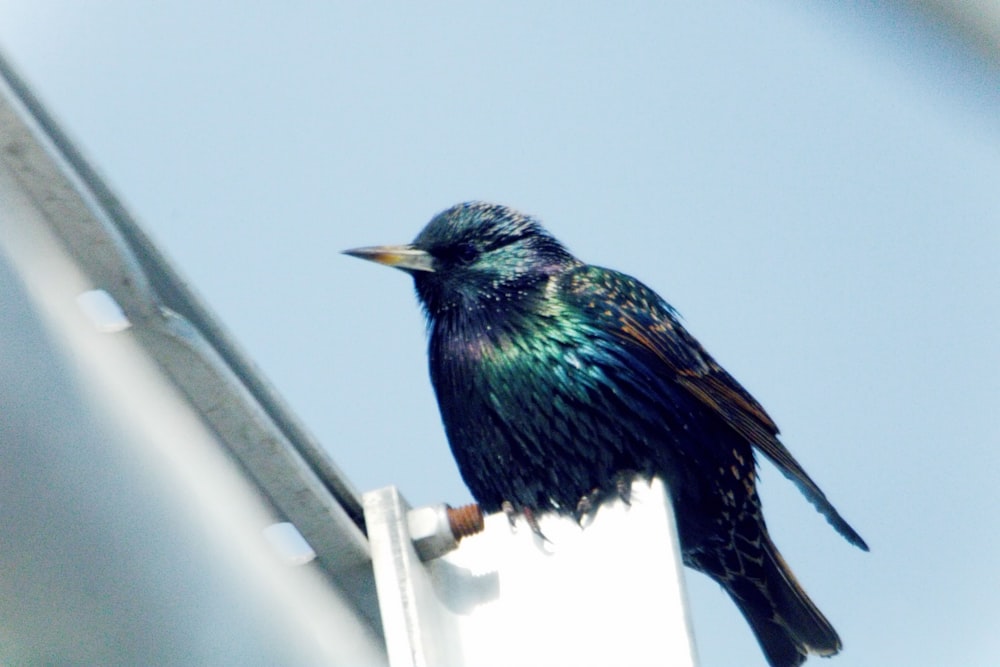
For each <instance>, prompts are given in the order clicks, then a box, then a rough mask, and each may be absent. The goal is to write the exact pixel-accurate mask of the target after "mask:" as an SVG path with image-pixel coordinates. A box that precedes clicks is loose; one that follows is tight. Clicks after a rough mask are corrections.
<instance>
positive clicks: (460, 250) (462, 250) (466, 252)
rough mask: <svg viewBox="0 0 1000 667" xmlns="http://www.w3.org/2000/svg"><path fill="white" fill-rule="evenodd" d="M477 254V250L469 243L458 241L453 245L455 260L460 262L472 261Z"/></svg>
mask: <svg viewBox="0 0 1000 667" xmlns="http://www.w3.org/2000/svg"><path fill="white" fill-rule="evenodd" d="M478 255H479V252H478V251H477V250H476V248H475V246H473V245H472V244H471V243H460V244H458V245H457V246H456V247H455V255H454V257H455V261H457V262H459V263H461V264H468V263H470V262H472V260H474V259H475V258H476V256H478Z"/></svg>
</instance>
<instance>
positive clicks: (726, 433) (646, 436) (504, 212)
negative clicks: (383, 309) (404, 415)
mask: <svg viewBox="0 0 1000 667" xmlns="http://www.w3.org/2000/svg"><path fill="white" fill-rule="evenodd" d="M349 252H350V253H351V254H354V255H357V256H360V257H363V258H366V259H373V260H375V261H379V262H381V263H385V264H391V265H394V266H397V267H398V268H402V269H404V270H407V271H409V272H410V273H412V275H413V277H414V282H415V285H416V288H417V293H418V295H419V297H420V301H421V303H422V305H423V306H424V310H425V313H426V315H427V319H428V324H429V329H430V344H429V356H430V371H431V379H432V381H433V384H434V388H435V391H436V393H437V397H438V404H439V406H440V408H441V415H442V419H443V421H444V425H445V429H446V431H447V434H448V440H449V443H450V444H451V448H452V451H453V453H454V455H455V459H456V461H457V463H458V467H459V470H460V472H461V474H462V477H463V479H464V480H465V482H466V483H467V484H468V486H469V489H470V490H471V492H472V494H473V496H474V497H475V498H476V500H477V501H478V502H479V503H480V504H481V505H482V506H483V508H484V509H485V510H487V511H495V510H498V509H500V508H501V506H503V505H505V504H510V505H513V506H514V507H515V508H517V509H520V510H530V511H532V512H537V511H556V512H561V513H565V514H574V515H576V514H578V512H579V508H580V507H581V506H585V505H586V501H587V500H588V499H590V498H592V497H594V495H595V494H597V496H600V495H605V494H613V493H616V490H617V489H618V488H619V484H620V482H621V479H622V475H636V474H639V475H647V476H649V475H658V476H661V477H662V478H663V479H664V480H665V481H666V483H667V486H668V488H669V489H670V493H671V497H672V501H673V504H674V509H675V514H676V516H677V522H678V534H679V537H680V541H681V549H682V552H683V556H684V560H685V563H686V564H687V565H689V566H691V567H694V568H695V569H698V570H701V571H703V572H705V573H706V574H708V575H709V576H711V577H712V578H713V579H715V580H716V581H718V582H719V583H720V584H722V585H723V586H724V587H725V589H726V590H727V592H729V594H730V595H731V596H732V597H733V599H734V601H735V602H736V603H737V605H738V606H739V607H740V610H741V611H742V612H743V614H744V616H746V618H747V620H748V621H749V622H750V625H751V627H752V628H753V630H754V632H755V633H756V635H757V638H758V640H759V641H760V643H761V646H762V648H763V649H764V651H765V654H766V655H767V657H768V660H769V661H770V662H771V664H772V665H775V666H778V665H781V666H784V665H797V664H800V663H801V662H802V661H803V660H804V659H805V657H806V655H807V654H808V653H809V652H815V653H819V654H821V655H832V654H834V653H836V652H837V651H838V650H839V649H840V639H839V638H838V637H837V634H836V632H835V631H834V630H833V627H832V626H831V625H830V624H829V622H828V621H827V620H826V619H825V618H824V617H823V615H822V614H821V613H820V612H819V610H818V609H817V608H816V607H815V606H814V605H813V604H812V602H811V601H810V600H809V598H808V596H807V595H806V594H805V592H804V591H803V590H802V589H801V587H799V585H798V584H797V583H796V582H795V579H794V576H792V574H791V571H790V570H789V569H788V568H787V566H786V565H785V563H784V561H783V560H782V559H781V557H780V555H779V554H778V551H777V549H776V548H775V547H774V545H773V543H772V542H771V540H770V537H769V536H768V534H767V528H766V525H765V522H764V519H763V517H762V515H761V512H760V501H759V498H758V496H757V492H756V477H755V460H754V448H757V449H758V450H759V451H761V452H763V453H764V454H765V455H767V456H768V457H769V458H770V459H771V460H772V461H774V462H775V464H776V465H777V466H778V467H779V469H781V471H782V472H783V473H784V474H785V475H786V476H788V477H789V478H790V479H792V480H793V481H794V482H795V483H796V484H797V485H798V487H799V488H800V489H801V490H802V491H803V493H804V494H805V495H806V497H807V498H809V500H810V501H811V502H812V503H813V504H814V505H815V506H816V507H817V509H819V511H820V512H822V513H823V514H824V515H825V516H826V517H827V519H828V520H829V521H830V523H831V524H832V525H833V526H834V527H835V528H836V529H837V530H838V531H839V532H840V533H841V534H842V535H844V537H845V538H847V539H848V540H849V541H850V542H852V543H853V544H855V545H857V546H859V547H861V548H863V549H867V546H866V545H865V543H864V541H863V540H862V539H861V537H860V536H859V535H858V534H857V533H856V532H855V531H854V530H853V529H852V528H851V527H850V526H849V525H848V524H847V522H846V521H844V519H843V518H842V517H841V516H840V515H839V514H838V513H837V511H836V510H835V509H834V508H833V506H832V505H831V504H830V502H829V501H828V500H827V499H826V496H825V495H824V494H823V492H822V491H821V490H820V489H819V487H818V486H817V485H816V484H815V482H813V480H812V479H810V478H809V476H808V475H807V474H806V473H805V471H804V470H803V469H802V468H801V466H799V464H798V463H797V462H796V461H795V459H794V458H793V457H792V456H791V454H790V453H789V452H788V450H787V449H785V447H784V445H782V444H781V442H780V441H779V440H778V437H777V435H778V429H777V427H776V426H775V424H774V422H773V421H772V420H771V418H770V417H769V416H768V415H767V413H765V412H764V410H763V408H762V407H761V406H760V405H759V404H758V403H757V402H756V401H755V400H754V399H753V397H751V396H750V394H749V393H747V392H746V390H744V389H743V388H742V387H741V386H740V385H739V383H737V382H736V381H735V380H734V379H733V378H732V377H731V376H730V375H729V374H728V373H726V371H725V370H723V369H722V368H721V367H720V366H719V365H718V364H717V363H716V362H715V360H714V359H712V357H711V356H709V355H708V353H707V352H705V350H704V349H703V348H702V347H701V345H700V344H699V343H698V342H697V341H696V340H695V339H694V338H693V337H692V336H691V335H690V334H689V333H688V332H687V331H686V330H685V329H684V328H683V327H682V326H681V324H680V323H679V321H678V320H677V317H676V314H675V313H674V311H673V309H672V308H671V307H670V306H669V305H668V304H667V303H666V302H665V301H663V299H661V298H660V297H659V296H658V295H657V294H656V293H655V292H653V291H652V290H650V289H649V288H648V287H646V286H645V285H643V284H642V283H640V282H639V281H637V280H635V279H634V278H631V277H629V276H626V275H625V274H622V273H618V272H616V271H611V270H608V269H602V268H599V267H595V266H590V265H586V264H583V263H582V262H580V261H579V260H577V259H576V258H575V257H573V256H572V255H571V254H569V252H568V251H567V250H566V249H565V248H564V247H563V246H562V245H561V244H560V243H559V242H558V241H556V240H555V239H554V238H553V237H552V236H550V235H549V234H548V233H547V232H545V230H544V229H542V227H541V226H540V225H539V224H538V223H537V222H536V221H535V220H533V219H532V218H530V217H528V216H525V215H523V214H520V213H518V212H516V211H513V210H511V209H509V208H507V207H504V206H498V205H494V204H485V203H479V202H473V203H468V204H460V205H458V206H455V207H453V208H451V209H448V210H447V211H444V212H443V213H441V214H440V215H438V216H437V217H435V218H434V219H433V220H431V222H430V223H429V224H428V225H427V227H425V228H424V230H423V231H422V232H421V233H420V235H418V236H417V238H416V240H415V241H414V243H413V244H411V245H410V246H393V247H385V246H383V247H378V248H367V249H365V248H362V249H358V250H355V251H349Z"/></svg>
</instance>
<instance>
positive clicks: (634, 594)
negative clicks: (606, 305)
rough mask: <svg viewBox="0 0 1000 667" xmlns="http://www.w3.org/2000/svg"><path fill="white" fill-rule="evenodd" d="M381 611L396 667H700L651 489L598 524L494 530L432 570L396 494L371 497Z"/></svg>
mask: <svg viewBox="0 0 1000 667" xmlns="http://www.w3.org/2000/svg"><path fill="white" fill-rule="evenodd" d="M364 502H365V517H366V522H367V525H368V537H369V540H370V542H371V548H372V559H373V562H374V568H375V579H376V585H377V588H378V595H379V607H380V609H381V613H382V622H383V626H384V629H385V636H386V642H387V644H388V652H389V660H390V663H391V665H392V666H393V667H411V666H412V667H438V666H446V667H461V666H463V665H468V666H470V667H472V666H475V667H486V666H489V665H497V666H498V667H499V666H503V667H509V666H510V665H575V666H585V665H601V666H602V667H604V666H607V665H659V666H663V665H671V666H673V665H677V666H691V667H693V666H694V665H695V655H694V645H693V641H692V638H691V633H690V629H689V622H688V618H687V613H686V603H685V599H684V588H683V578H682V574H681V562H680V557H679V551H678V548H677V538H676V529H675V527H674V520H673V513H672V510H671V507H670V502H669V499H668V497H667V495H666V493H665V489H664V486H663V484H662V482H660V481H659V480H653V482H652V483H647V482H646V481H643V480H639V481H636V482H635V483H634V484H633V486H632V493H631V498H630V504H629V505H626V504H625V503H624V502H623V501H622V500H615V501H613V502H608V503H605V504H604V505H603V506H602V507H601V508H600V509H599V510H598V512H597V515H596V517H595V518H594V520H593V522H591V523H589V524H588V525H586V528H583V529H581V527H580V526H579V525H578V524H577V523H576V521H574V520H573V519H571V518H564V517H558V516H555V515H543V516H542V517H541V518H540V520H539V523H540V528H541V532H542V534H544V535H545V538H547V539H542V538H540V537H539V536H538V535H536V534H535V533H534V532H533V531H532V530H531V528H530V526H528V525H527V523H526V522H525V521H524V520H519V521H518V523H517V525H516V527H515V528H511V526H510V523H509V522H508V520H507V517H506V516H504V515H503V514H494V515H491V516H489V517H487V519H486V530H485V531H484V532H483V533H480V534H478V535H474V536H472V537H467V538H465V539H464V540H462V542H461V543H460V545H459V547H458V548H457V549H455V550H454V551H451V552H450V553H447V554H445V555H444V556H442V557H440V558H436V559H433V560H431V561H428V562H427V563H421V562H420V560H419V558H418V556H417V553H416V551H415V550H414V548H413V546H412V544H411V542H410V536H409V534H408V530H407V522H406V513H407V512H408V511H409V508H408V506H406V504H405V501H403V500H402V498H401V497H400V496H399V494H398V492H397V491H396V490H395V489H394V488H391V487H390V488H387V489H382V490H379V491H374V492H370V493H367V494H365V498H364Z"/></svg>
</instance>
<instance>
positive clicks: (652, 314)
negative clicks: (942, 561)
mask: <svg viewBox="0 0 1000 667" xmlns="http://www.w3.org/2000/svg"><path fill="white" fill-rule="evenodd" d="M564 294H565V295H566V298H567V299H568V300H569V301H570V303H571V305H573V306H574V307H576V308H579V309H580V310H582V311H584V312H585V313H586V314H587V316H588V317H589V318H594V319H595V320H596V322H595V324H597V325H598V326H600V327H601V328H602V330H604V331H610V332H613V333H614V335H615V336H616V337H617V339H618V340H619V341H621V342H622V343H623V344H625V345H627V346H633V347H634V348H639V349H640V350H641V351H643V352H644V353H645V355H644V356H647V358H648V356H649V355H652V357H653V359H655V360H656V361H657V362H659V364H661V367H662V375H664V376H666V377H669V378H671V379H673V381H674V382H676V383H677V384H678V385H680V386H681V387H683V388H684V389H686V390H687V391H688V392H689V393H690V394H691V395H693V396H695V397H696V398H698V400H700V401H701V402H702V403H704V404H705V405H707V406H708V407H710V408H711V409H712V410H713V411H714V412H715V413H716V414H718V415H719V416H720V417H722V419H723V420H724V421H725V423H727V424H728V425H729V426H730V427H732V428H733V429H734V430H735V431H736V432H737V433H739V434H740V435H742V436H743V437H744V438H746V439H747V440H748V441H749V442H750V443H751V444H752V445H753V446H755V447H756V448H757V449H759V450H760V451H761V452H763V453H764V454H765V455H766V456H767V457H768V458H769V459H771V461H773V462H774V464H775V465H776V466H777V467H778V469H779V470H781V472H782V473H783V474H784V475H785V476H786V477H788V478H789V479H790V480H792V481H793V482H794V483H795V485H796V486H798V487H799V489H800V490H801V491H802V493H803V494H804V495H805V496H806V498H808V499H809V501H810V502H811V503H812V504H813V505H814V506H815V507H816V509H817V510H819V511H820V512H821V513H822V514H823V515H824V516H825V517H826V518H827V520H828V521H829V522H830V524H831V525H832V526H833V527H834V528H835V529H836V530H837V531H838V532H839V533H840V534H841V535H843V536H844V537H845V538H846V539H847V540H848V541H849V542H851V543H852V544H854V545H856V546H858V547H860V548H861V549H864V550H865V551H867V550H868V545H867V544H865V541H864V540H863V539H862V538H861V536H860V535H858V533H857V532H856V531H855V530H854V529H853V528H851V526H850V525H849V524H848V523H847V521H845V520H844V519H843V517H841V516H840V514H839V513H838V512H837V510H836V509H835V508H834V507H833V505H832V504H831V503H830V501H829V500H827V498H826V495H825V494H824V493H823V491H822V490H820V488H819V486H818V485H817V484H816V482H814V481H813V480H812V478H811V477H809V475H808V474H807V473H806V471H805V470H804V469H803V468H802V466H801V465H799V462H798V461H796V460H795V458H794V457H793V456H792V454H791V452H789V451H788V449H787V448H786V447H785V446H784V445H783V444H782V443H781V441H780V440H779V439H778V427H777V425H776V424H775V423H774V421H773V420H772V419H771V417H770V416H768V414H767V413H766V412H765V411H764V408H763V407H761V405H760V403H758V402H757V401H756V400H755V399H754V398H753V396H751V395H750V394H749V392H747V390H746V389H744V388H743V387H742V386H740V384H739V383H738V382H737V381H736V380H735V379H734V378H733V377H732V376H731V375H729V373H727V372H726V371H725V369H723V368H722V367H721V366H720V365H719V364H718V363H717V362H716V361H715V360H714V359H713V358H712V357H711V356H710V355H709V354H708V352H706V351H705V349H704V348H703V347H702V346H701V344H700V343H699V342H698V341H697V340H695V338H694V337H693V336H692V335H691V334H690V333H688V332H687V330H686V329H685V328H684V327H683V326H682V325H681V324H680V322H679V321H678V320H677V315H676V312H675V311H674V310H673V308H671V307H670V305H669V304H667V303H666V302H665V301H664V300H663V299H662V298H660V297H659V295H657V294H656V293H655V292H654V291H653V290H651V289H649V288H648V287H646V286H645V285H643V284H642V283H640V282H639V281H638V280H635V279H634V278H632V277H630V276H627V275H625V274H623V273H619V272H617V271H612V270H610V269H602V268H600V267H595V266H583V267H580V268H579V269H576V270H575V271H573V272H571V273H570V275H569V276H568V277H567V284H566V289H565V291H564Z"/></svg>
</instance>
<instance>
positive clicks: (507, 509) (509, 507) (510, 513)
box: [500, 500, 550, 542]
mask: <svg viewBox="0 0 1000 667" xmlns="http://www.w3.org/2000/svg"><path fill="white" fill-rule="evenodd" d="M500 509H501V510H502V511H503V513H504V514H505V515H506V516H507V521H508V522H509V523H510V527H511V529H512V530H515V531H516V530H517V519H518V517H524V521H525V523H527V524H528V527H529V528H531V532H532V533H534V534H535V536H536V537H538V539H540V540H542V541H543V542H550V540H549V538H547V537H545V533H543V532H542V528H541V526H540V525H539V524H538V517H537V516H535V512H534V510H532V509H531V508H530V507H522V508H520V509H518V508H517V507H515V506H514V503H512V502H510V501H509V500H505V501H503V503H502V504H501V505H500Z"/></svg>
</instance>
